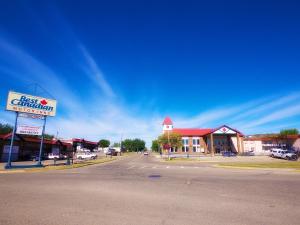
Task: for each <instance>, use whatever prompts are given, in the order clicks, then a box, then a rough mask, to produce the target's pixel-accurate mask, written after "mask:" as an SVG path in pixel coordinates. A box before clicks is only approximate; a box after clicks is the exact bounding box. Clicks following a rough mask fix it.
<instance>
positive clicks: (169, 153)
mask: <svg viewBox="0 0 300 225" xmlns="http://www.w3.org/2000/svg"><path fill="white" fill-rule="evenodd" d="M169 132H170V131H169V130H168V160H170V146H171V145H170V134H169Z"/></svg>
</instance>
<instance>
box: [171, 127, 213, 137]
mask: <svg viewBox="0 0 300 225" xmlns="http://www.w3.org/2000/svg"><path fill="white" fill-rule="evenodd" d="M212 131H213V129H210V128H207V129H199V128H174V129H173V132H175V133H178V134H180V135H182V136H204V135H207V134H209V133H211V132H212Z"/></svg>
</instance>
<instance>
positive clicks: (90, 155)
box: [76, 152, 97, 160]
mask: <svg viewBox="0 0 300 225" xmlns="http://www.w3.org/2000/svg"><path fill="white" fill-rule="evenodd" d="M96 158H97V155H96V154H95V153H91V152H78V153H77V154H76V159H80V160H82V159H96Z"/></svg>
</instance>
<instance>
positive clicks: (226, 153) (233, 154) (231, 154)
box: [222, 151, 236, 157]
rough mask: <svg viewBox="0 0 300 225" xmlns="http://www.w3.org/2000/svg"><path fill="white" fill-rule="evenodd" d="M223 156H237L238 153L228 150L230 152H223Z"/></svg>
mask: <svg viewBox="0 0 300 225" xmlns="http://www.w3.org/2000/svg"><path fill="white" fill-rule="evenodd" d="M222 156H224V157H235V156H236V153H234V152H230V151H228V152H222Z"/></svg>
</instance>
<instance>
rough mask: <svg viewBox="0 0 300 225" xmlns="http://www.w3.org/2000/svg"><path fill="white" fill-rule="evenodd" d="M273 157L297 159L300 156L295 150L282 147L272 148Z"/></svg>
mask: <svg viewBox="0 0 300 225" xmlns="http://www.w3.org/2000/svg"><path fill="white" fill-rule="evenodd" d="M270 156H271V157H273V158H281V159H287V160H297V159H298V157H297V155H296V154H295V153H294V152H291V151H288V150H284V149H281V148H273V149H272V150H271V154H270Z"/></svg>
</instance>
